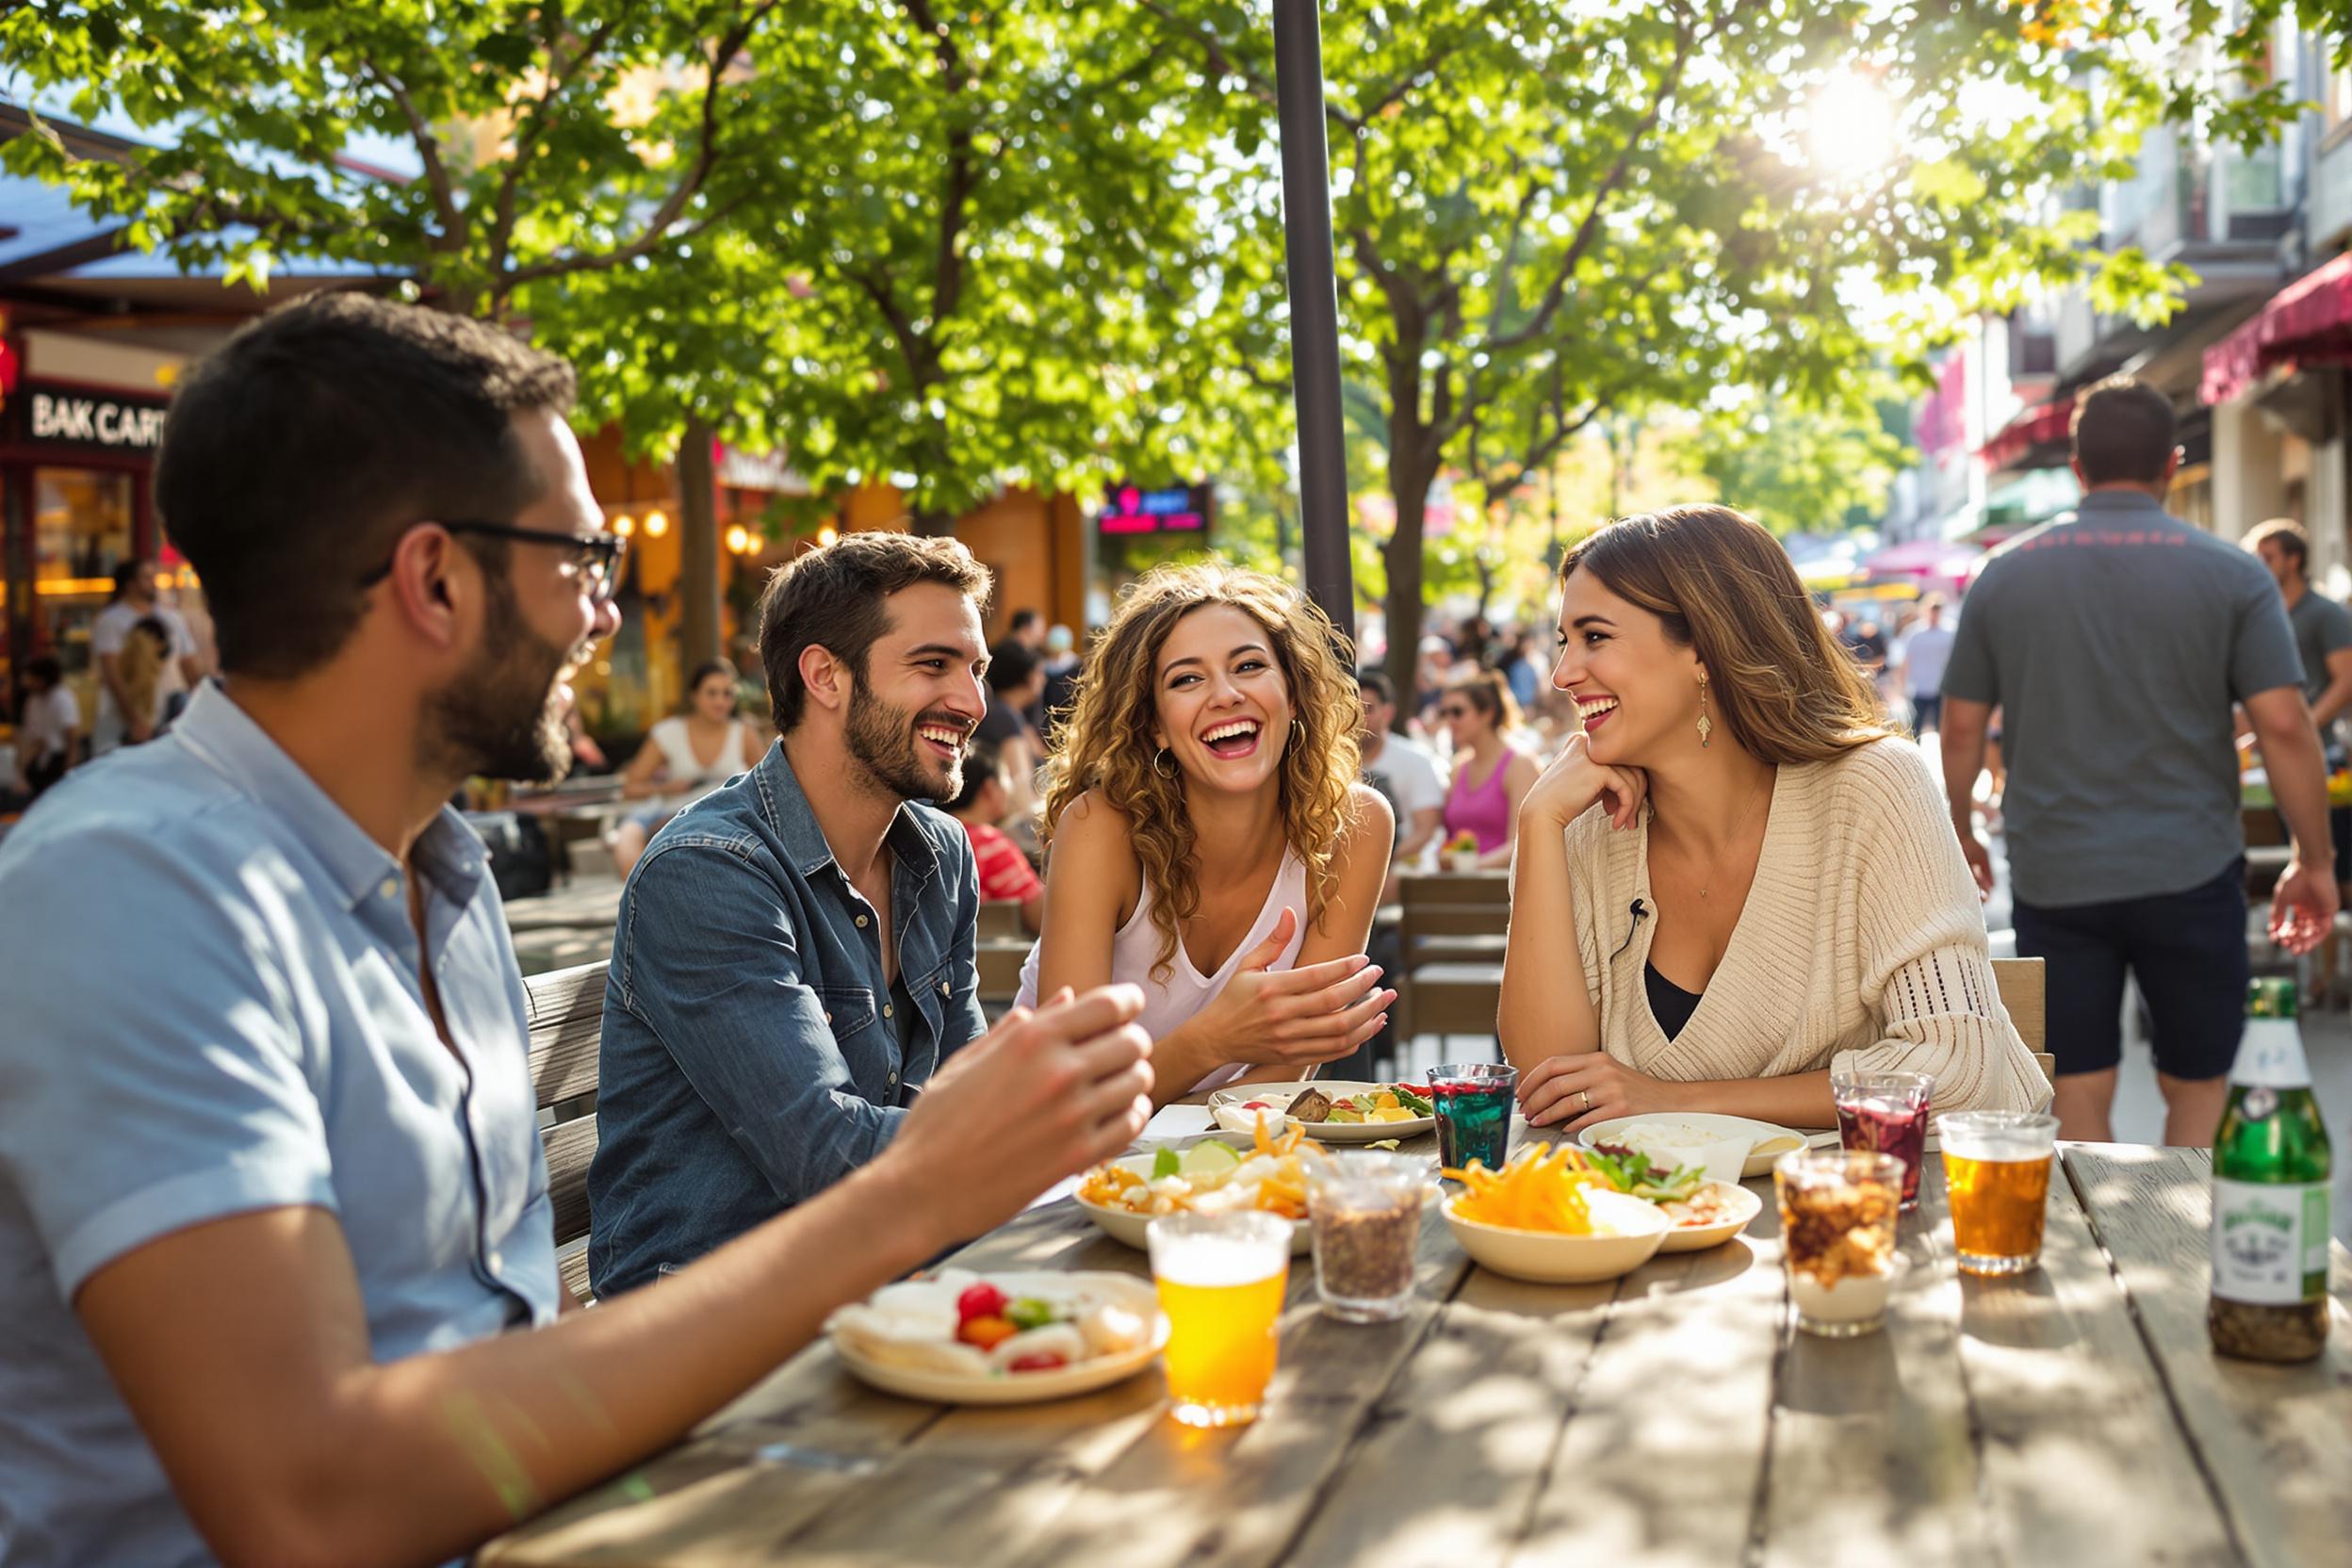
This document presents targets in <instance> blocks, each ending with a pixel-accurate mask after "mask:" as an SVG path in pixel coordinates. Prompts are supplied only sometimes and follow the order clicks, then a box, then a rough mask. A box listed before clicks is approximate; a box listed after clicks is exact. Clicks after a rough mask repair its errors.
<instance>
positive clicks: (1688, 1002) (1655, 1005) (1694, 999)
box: [1642, 964, 1699, 1039]
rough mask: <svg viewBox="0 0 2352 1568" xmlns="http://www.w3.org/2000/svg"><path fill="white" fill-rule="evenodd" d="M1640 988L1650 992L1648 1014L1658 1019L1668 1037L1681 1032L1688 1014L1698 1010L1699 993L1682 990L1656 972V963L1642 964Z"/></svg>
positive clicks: (1688, 1018)
mask: <svg viewBox="0 0 2352 1568" xmlns="http://www.w3.org/2000/svg"><path fill="white" fill-rule="evenodd" d="M1642 989H1643V990H1646V991H1648V992H1649V993H1650V1016H1651V1017H1652V1018H1654V1019H1656V1020H1658V1027H1659V1028H1660V1029H1663V1030H1664V1031H1666V1037H1667V1038H1668V1039H1673V1038H1674V1037H1675V1036H1676V1035H1679V1034H1681V1033H1682V1026H1683V1025H1684V1024H1686V1023H1688V1022H1690V1021H1691V1014H1692V1013H1695V1012H1697V1011H1698V1010H1699V993H1698V992H1697V991H1687V990H1684V989H1683V988H1681V987H1680V986H1677V985H1675V984H1674V982H1673V981H1672V980H1669V979H1667V978H1666V977H1665V976H1664V975H1662V974H1660V973H1658V966H1657V965H1656V964H1643V965H1642Z"/></svg>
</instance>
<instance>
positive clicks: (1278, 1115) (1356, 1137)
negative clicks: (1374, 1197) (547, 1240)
mask: <svg viewBox="0 0 2352 1568" xmlns="http://www.w3.org/2000/svg"><path fill="white" fill-rule="evenodd" d="M1209 1116H1210V1118H1211V1119H1213V1120H1215V1121H1216V1123H1217V1125H1218V1126H1219V1127H1222V1128H1224V1129H1225V1130H1226V1131H1227V1132H1232V1133H1248V1132H1250V1131H1252V1129H1253V1128H1254V1127H1255V1125H1256V1122H1257V1119H1258V1118H1260V1117H1264V1118H1265V1119H1266V1130H1267V1131H1268V1132H1271V1133H1279V1132H1281V1131H1282V1127H1283V1125H1284V1123H1286V1122H1297V1123H1298V1124H1299V1125H1300V1126H1302V1127H1304V1128H1305V1129H1306V1130H1307V1136H1309V1137H1311V1138H1314V1139H1315V1140H1316V1141H1317V1142H1320V1143H1374V1142H1377V1141H1379V1140H1380V1139H1381V1138H1409V1137H1413V1136H1416V1135H1420V1134H1422V1133H1428V1132H1433V1131H1435V1130H1436V1127H1437V1107H1436V1106H1435V1105H1433V1104H1431V1103H1429V1086H1428V1085H1427V1084H1359V1083H1313V1084H1244V1085H1241V1086H1239V1087H1236V1088H1230V1089H1218V1090H1217V1092H1216V1093H1214V1094H1212V1095H1210V1096H1209Z"/></svg>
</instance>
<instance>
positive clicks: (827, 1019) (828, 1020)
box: [825, 1013, 833, 1023]
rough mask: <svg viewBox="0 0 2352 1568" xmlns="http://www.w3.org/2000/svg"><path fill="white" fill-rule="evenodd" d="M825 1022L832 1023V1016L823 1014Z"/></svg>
mask: <svg viewBox="0 0 2352 1568" xmlns="http://www.w3.org/2000/svg"><path fill="white" fill-rule="evenodd" d="M832 1021H833V1015H832V1014H831V1013H827V1014H825V1022H827V1023H830V1022H832Z"/></svg>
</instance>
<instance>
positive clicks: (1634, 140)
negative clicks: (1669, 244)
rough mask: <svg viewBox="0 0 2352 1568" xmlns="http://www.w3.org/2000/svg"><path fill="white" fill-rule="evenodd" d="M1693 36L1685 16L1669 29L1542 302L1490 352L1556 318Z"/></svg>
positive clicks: (1676, 81)
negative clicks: (1642, 100) (1666, 56)
mask: <svg viewBox="0 0 2352 1568" xmlns="http://www.w3.org/2000/svg"><path fill="white" fill-rule="evenodd" d="M1695 37H1696V35H1695V34H1693V32H1692V31H1691V23H1690V20H1689V19H1688V18H1687V17H1686V18H1684V19H1682V20H1680V21H1678V22H1676V23H1675V24H1674V58H1673V60H1671V61H1670V62H1668V64H1667V67H1666V70H1665V71H1664V72H1663V73H1660V75H1659V77H1658V90H1657V91H1656V92H1654V93H1653V94H1651V97H1650V106H1649V109H1648V111H1647V112H1646V113H1644V114H1643V115H1642V118H1641V120H1640V121H1639V122H1636V123H1635V125H1634V127H1633V129H1632V131H1631V132H1629V133H1628V134H1627V135H1626V137H1625V145H1624V146H1622V147H1620V148H1619V149H1618V150H1617V156H1616V159H1615V161H1614V162H1613V163H1611V164H1610V166H1609V172H1608V173H1607V174H1606V175H1604V176H1602V179H1601V183H1600V184H1599V185H1598V186H1596V187H1594V188H1593V203H1592V205H1591V206H1589V207H1587V208H1586V209H1585V214H1584V221H1583V222H1581V223H1579V224H1578V225H1577V226H1576V237H1575V238H1574V239H1572V240H1570V241H1569V243H1568V250H1567V252H1566V253H1565V254H1563V255H1562V256H1561V257H1560V266H1559V267H1558V268H1557V269H1556V270H1554V272H1553V274H1552V281H1551V283H1550V284H1549V285H1548V286H1546V287H1545V288H1544V298H1543V302H1542V303H1540V304H1538V305H1537V306H1536V309H1535V314H1534V315H1533V316H1531V317H1529V318H1528V319H1527V321H1526V322H1524V323H1523V324H1521V325H1520V326H1519V327H1518V328H1516V329H1515V330H1513V331H1511V332H1507V333H1495V332H1490V333H1489V334H1488V336H1487V348H1488V350H1489V351H1490V352H1492V351H1509V350H1511V349H1516V348H1520V347H1522V346H1524V345H1525V344H1527V343H1530V342H1533V341H1534V340H1535V339H1536V338H1538V337H1540V336H1542V335H1544V333H1545V332H1547V331H1549V330H1550V328H1551V324H1552V318H1553V317H1555V316H1557V315H1559V314H1560V302H1561V301H1563V300H1564V299H1566V298H1567V294H1568V285H1569V283H1570V282H1571V281H1572V280H1574V278H1575V277H1576V265H1577V263H1579V262H1581V261H1582V260H1583V259H1584V253H1585V252H1586V250H1587V249H1589V248H1590V247H1591V245H1592V243H1593V236H1594V235H1595V234H1597V233H1599V232H1600V223H1601V211H1602V209H1603V208H1604V207H1605V206H1607V205H1608V204H1609V197H1611V196H1612V195H1614V194H1616V190H1617V188H1618V186H1620V185H1622V184H1623V183H1624V182H1625V175H1626V173H1627V172H1629V171H1630V170H1631V169H1632V167H1633V155H1634V154H1635V153H1636V152H1637V151H1639V150H1640V148H1641V146H1642V139H1643V138H1645V137H1647V136H1648V135H1649V134H1650V133H1651V132H1652V131H1653V130H1656V129H1657V128H1658V119H1659V117H1660V116H1661V115H1663V114H1664V113H1665V111H1666V105H1667V102H1668V100H1670V99H1671V98H1673V96H1674V90H1675V89H1677V88H1678V87H1680V86H1681V85H1682V73H1683V70H1684V68H1685V67H1686V66H1687V65H1688V64H1689V62H1690V58H1691V45H1692V43H1693V42H1694V41H1695ZM1505 303H1506V301H1505V300H1504V299H1503V298H1502V297H1501V296H1499V295H1498V296H1497V297H1496V299H1495V310H1496V312H1497V315H1498V316H1499V313H1500V312H1501V310H1502V308H1503V306H1504V304H1505Z"/></svg>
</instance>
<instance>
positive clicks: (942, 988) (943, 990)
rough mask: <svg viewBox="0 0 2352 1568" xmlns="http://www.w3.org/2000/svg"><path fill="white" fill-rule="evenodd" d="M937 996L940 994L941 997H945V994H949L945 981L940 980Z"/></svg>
mask: <svg viewBox="0 0 2352 1568" xmlns="http://www.w3.org/2000/svg"><path fill="white" fill-rule="evenodd" d="M939 994H940V995H941V996H946V995H947V994H949V993H948V986H947V982H946V981H944V980H942V981H940V982H939Z"/></svg>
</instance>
